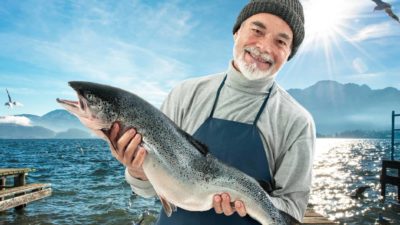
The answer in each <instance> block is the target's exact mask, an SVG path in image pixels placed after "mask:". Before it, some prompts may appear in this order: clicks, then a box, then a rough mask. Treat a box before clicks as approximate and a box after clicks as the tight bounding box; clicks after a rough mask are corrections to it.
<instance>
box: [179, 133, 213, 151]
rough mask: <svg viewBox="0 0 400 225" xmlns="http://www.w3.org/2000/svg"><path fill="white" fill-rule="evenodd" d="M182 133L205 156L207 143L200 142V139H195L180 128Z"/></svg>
mask: <svg viewBox="0 0 400 225" xmlns="http://www.w3.org/2000/svg"><path fill="white" fill-rule="evenodd" d="M181 133H182V135H183V136H184V137H185V138H186V139H187V140H188V141H189V142H190V143H192V145H193V146H194V147H196V149H197V150H198V151H199V152H200V153H201V154H202V155H203V156H206V155H207V154H208V147H207V145H205V144H203V143H201V142H200V141H198V140H196V139H195V138H194V137H192V135H190V134H188V133H186V132H185V131H183V130H181Z"/></svg>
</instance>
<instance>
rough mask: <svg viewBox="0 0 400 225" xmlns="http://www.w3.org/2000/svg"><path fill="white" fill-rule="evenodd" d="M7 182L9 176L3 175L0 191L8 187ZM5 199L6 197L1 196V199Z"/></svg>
mask: <svg viewBox="0 0 400 225" xmlns="http://www.w3.org/2000/svg"><path fill="white" fill-rule="evenodd" d="M6 182H7V177H6V176H2V177H1V180H0V185H1V188H0V191H1V190H4V189H6ZM3 200H4V198H0V201H3Z"/></svg>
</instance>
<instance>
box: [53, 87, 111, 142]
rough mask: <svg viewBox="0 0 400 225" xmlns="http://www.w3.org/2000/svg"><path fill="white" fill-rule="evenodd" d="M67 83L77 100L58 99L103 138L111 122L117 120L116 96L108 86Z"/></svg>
mask: <svg viewBox="0 0 400 225" xmlns="http://www.w3.org/2000/svg"><path fill="white" fill-rule="evenodd" d="M69 85H70V86H71V87H72V88H73V89H74V90H75V91H76V93H77V96H78V100H77V101H73V100H65V99H58V98H57V102H58V103H60V104H61V105H62V106H63V107H64V108H65V109H66V110H67V111H69V112H70V113H72V114H73V115H75V116H76V117H78V118H79V120H80V121H81V123H82V124H83V125H85V126H86V127H88V128H89V129H91V130H92V131H93V132H94V133H96V134H97V135H99V136H101V137H103V138H104V136H105V135H104V134H105V133H107V132H108V130H109V129H110V127H111V125H112V123H113V122H114V121H117V120H118V115H119V113H118V103H119V101H117V98H118V96H116V95H115V93H116V92H115V91H114V90H113V88H111V87H110V86H106V85H101V84H96V83H91V82H83V81H71V82H69Z"/></svg>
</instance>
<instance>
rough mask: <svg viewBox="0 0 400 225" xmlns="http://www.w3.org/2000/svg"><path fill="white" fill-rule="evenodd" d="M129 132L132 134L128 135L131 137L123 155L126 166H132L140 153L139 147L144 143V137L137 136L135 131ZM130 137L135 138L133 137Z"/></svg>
mask: <svg viewBox="0 0 400 225" xmlns="http://www.w3.org/2000/svg"><path fill="white" fill-rule="evenodd" d="M128 132H131V134H128V135H127V136H129V137H128V138H129V140H128V146H127V147H126V149H125V152H124V153H123V164H124V165H126V166H128V165H129V164H131V163H132V161H133V160H134V159H135V157H136V155H137V151H138V146H139V144H140V142H141V141H142V136H141V135H140V134H137V133H136V131H135V130H129V131H127V132H126V133H128ZM130 135H134V136H133V137H132V136H130ZM121 138H122V137H121ZM122 151H123V150H122Z"/></svg>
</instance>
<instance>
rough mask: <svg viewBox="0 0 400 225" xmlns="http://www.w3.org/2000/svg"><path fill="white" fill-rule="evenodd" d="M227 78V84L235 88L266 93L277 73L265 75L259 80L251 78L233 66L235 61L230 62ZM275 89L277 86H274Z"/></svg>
mask: <svg viewBox="0 0 400 225" xmlns="http://www.w3.org/2000/svg"><path fill="white" fill-rule="evenodd" d="M227 75H228V77H227V78H226V85H227V86H230V87H232V88H234V89H237V90H240V91H244V92H247V93H250V94H266V93H268V90H269V88H270V87H271V86H272V84H273V83H274V81H275V75H274V76H271V77H264V78H261V79H257V80H249V79H247V78H246V77H245V76H243V74H242V73H241V72H239V71H238V70H236V68H235V67H234V66H233V61H231V62H230V63H229V68H228V71H227ZM274 89H275V88H274Z"/></svg>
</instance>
